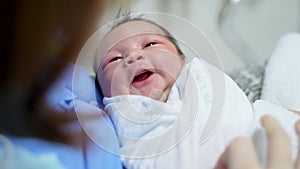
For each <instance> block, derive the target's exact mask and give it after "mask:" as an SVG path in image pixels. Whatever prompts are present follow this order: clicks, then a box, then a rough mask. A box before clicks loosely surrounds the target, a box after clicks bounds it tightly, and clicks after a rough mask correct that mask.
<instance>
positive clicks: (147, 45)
mask: <svg viewBox="0 0 300 169" xmlns="http://www.w3.org/2000/svg"><path fill="white" fill-rule="evenodd" d="M156 44H157V42H149V43H147V44H146V45H145V48H147V47H150V46H154V45H156Z"/></svg>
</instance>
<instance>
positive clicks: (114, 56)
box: [97, 21, 184, 101]
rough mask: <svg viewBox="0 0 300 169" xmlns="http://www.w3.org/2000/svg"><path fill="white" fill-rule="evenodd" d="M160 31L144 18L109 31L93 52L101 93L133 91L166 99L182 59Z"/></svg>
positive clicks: (110, 94) (118, 93) (116, 93)
mask: <svg viewBox="0 0 300 169" xmlns="http://www.w3.org/2000/svg"><path fill="white" fill-rule="evenodd" d="M164 35H165V33H164V32H163V31H162V30H161V29H160V28H159V27H157V26H156V25H154V24H152V23H149V22H145V21H130V22H127V23H124V24H121V25H120V26H118V27H116V28H114V29H113V30H112V31H111V32H109V33H108V34H107V35H106V36H105V38H104V39H103V41H102V43H101V45H100V46H101V47H100V49H99V51H98V54H97V57H101V58H100V60H101V61H100V65H99V68H98V71H97V77H98V81H99V83H100V86H101V89H102V92H103V95H104V96H106V97H112V96H117V95H126V94H134V95H143V96H147V97H151V98H153V99H156V100H161V101H166V99H167V97H168V94H169V92H170V89H171V87H172V85H173V84H174V82H175V79H176V78H177V76H178V74H179V72H180V70H181V68H182V66H183V64H184V60H183V56H181V55H179V54H178V51H177V49H176V47H175V45H174V44H173V43H172V42H171V41H170V40H169V39H168V38H167V37H165V36H164Z"/></svg>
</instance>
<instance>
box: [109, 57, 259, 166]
mask: <svg viewBox="0 0 300 169" xmlns="http://www.w3.org/2000/svg"><path fill="white" fill-rule="evenodd" d="M208 72H209V73H208ZM218 74H219V75H221V77H223V81H222V78H221V80H215V81H214V83H216V84H213V83H212V81H211V79H212V78H214V75H218ZM218 83H220V84H218ZM193 85H194V87H193ZM214 85H215V86H221V90H225V93H224V98H223V99H221V102H222V105H221V106H222V107H221V109H219V110H220V111H219V112H213V111H212V110H213V109H212V105H213V104H214V105H216V104H215V103H214V102H213V96H215V97H216V96H218V92H220V90H219V89H215V88H213V87H214ZM195 86H196V87H195ZM222 87H223V88H222ZM213 92H215V94H216V95H214V93H213ZM223 92H224V91H223ZM220 93H222V91H221V92H220ZM220 97H222V96H220ZM218 99H219V100H220V98H216V100H218ZM195 103H196V104H195ZM104 105H105V109H106V110H107V111H108V112H109V113H110V115H111V118H112V121H113V123H114V125H115V127H116V130H117V131H118V136H119V140H120V143H121V155H123V157H122V160H123V164H124V165H125V167H126V168H128V169H143V168H147V169H149V168H153V169H154V168H155V169H160V168H161V169H165V168H189V169H193V168H203V169H206V168H207V169H209V168H213V166H214V165H215V163H216V161H217V159H218V157H219V156H220V154H221V153H222V152H223V151H224V148H225V147H226V146H227V144H228V143H229V142H230V141H231V140H232V139H233V138H234V137H235V136H237V135H242V134H243V133H245V131H246V130H247V129H248V128H249V125H250V122H251V121H252V120H253V113H252V107H251V105H250V103H249V101H248V99H247V97H246V96H245V95H244V94H243V92H242V91H241V90H240V89H239V88H238V86H237V85H236V84H235V83H234V82H233V81H232V80H231V79H230V78H229V77H228V76H227V75H225V74H224V73H223V72H221V71H219V70H218V69H216V68H215V67H213V66H211V65H209V64H207V63H206V62H202V61H201V60H199V59H197V58H195V59H193V60H192V62H191V63H189V64H187V65H186V66H185V67H184V68H183V70H182V72H181V74H180V76H179V77H178V80H177V81H176V83H175V85H174V86H173V88H172V90H171V93H170V96H169V98H168V101H167V103H163V102H159V101H155V100H152V99H150V98H147V97H143V96H133V95H126V96H116V97H112V98H104ZM195 105H197V107H196V109H195V110H196V111H195V112H193V111H194V109H191V108H190V107H193V106H195ZM180 108H181V111H180ZM213 113H215V116H211V114H213ZM217 116H218V117H217ZM214 119H218V120H217V121H213V120H214ZM185 129H187V130H185ZM169 131H170V132H169Z"/></svg>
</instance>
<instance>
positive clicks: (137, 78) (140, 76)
mask: <svg viewBox="0 0 300 169" xmlns="http://www.w3.org/2000/svg"><path fill="white" fill-rule="evenodd" d="M152 74H153V72H152V71H149V70H143V71H141V72H139V73H137V74H136V75H135V76H134V78H133V80H132V83H138V82H142V81H144V80H146V79H148V78H149V77H150V76H151V75H152Z"/></svg>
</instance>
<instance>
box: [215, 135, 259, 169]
mask: <svg viewBox="0 0 300 169" xmlns="http://www.w3.org/2000/svg"><path fill="white" fill-rule="evenodd" d="M241 168H243V169H247V168H248V169H261V167H260V164H259V161H258V158H257V154H256V151H255V148H254V145H253V143H252V141H251V140H249V139H247V138H243V137H238V138H236V139H234V140H233V141H232V142H231V143H230V144H229V146H228V147H227V148H226V150H225V152H224V153H223V155H222V156H221V158H220V159H219V161H218V163H217V165H216V167H215V169H241Z"/></svg>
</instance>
